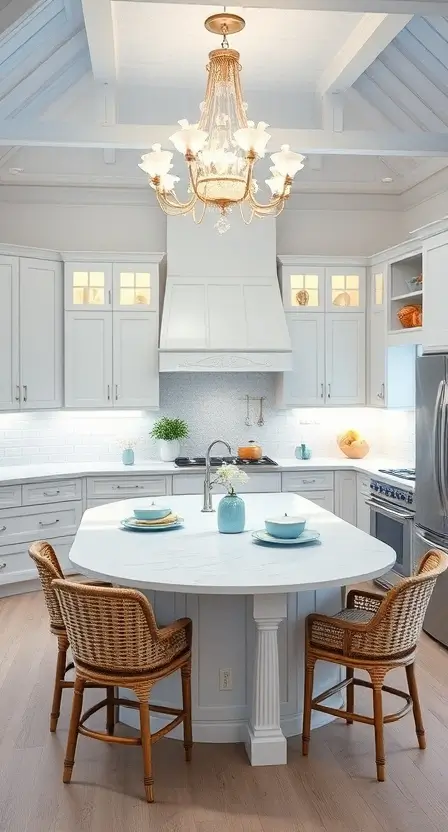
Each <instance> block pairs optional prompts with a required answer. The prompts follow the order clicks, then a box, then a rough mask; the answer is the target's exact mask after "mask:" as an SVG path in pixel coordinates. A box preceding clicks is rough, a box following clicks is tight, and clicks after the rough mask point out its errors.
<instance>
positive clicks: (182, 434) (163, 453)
mask: <svg viewBox="0 0 448 832" xmlns="http://www.w3.org/2000/svg"><path fill="white" fill-rule="evenodd" d="M187 436H188V425H187V423H186V422H184V420H183V419H169V418H168V416H164V417H163V418H162V419H158V420H157V422H155V423H154V426H153V429H152V431H151V438H152V439H157V440H158V442H159V448H160V459H161V460H162V461H163V462H173V460H175V459H176V457H177V456H179V453H180V442H181V439H186V438H187Z"/></svg>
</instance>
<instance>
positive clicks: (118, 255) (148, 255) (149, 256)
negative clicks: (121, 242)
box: [60, 251, 165, 264]
mask: <svg viewBox="0 0 448 832" xmlns="http://www.w3.org/2000/svg"><path fill="white" fill-rule="evenodd" d="M60 256H61V259H62V260H63V261H64V263H70V262H75V263H78V262H84V261H85V262H86V263H104V262H106V263H108V262H113V263H156V264H159V263H161V262H162V260H163V259H164V257H165V252H164V251H134V252H132V253H131V252H123V251H61V253H60Z"/></svg>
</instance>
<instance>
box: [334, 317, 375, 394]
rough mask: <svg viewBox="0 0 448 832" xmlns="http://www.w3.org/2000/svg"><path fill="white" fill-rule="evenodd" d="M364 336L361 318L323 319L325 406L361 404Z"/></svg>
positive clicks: (364, 351)
mask: <svg viewBox="0 0 448 832" xmlns="http://www.w3.org/2000/svg"><path fill="white" fill-rule="evenodd" d="M365 343H366V333H365V317H364V315H363V314H358V315H354V314H353V313H350V314H345V315H343V314H341V313H339V312H336V313H334V314H331V315H326V321H325V367H326V402H327V404H329V405H359V404H365V363H366V349H365Z"/></svg>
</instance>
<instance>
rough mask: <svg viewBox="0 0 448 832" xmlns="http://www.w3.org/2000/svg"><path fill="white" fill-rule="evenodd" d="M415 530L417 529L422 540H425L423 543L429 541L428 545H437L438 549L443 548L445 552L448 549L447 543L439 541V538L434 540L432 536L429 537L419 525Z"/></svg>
mask: <svg viewBox="0 0 448 832" xmlns="http://www.w3.org/2000/svg"><path fill="white" fill-rule="evenodd" d="M414 531H415V534H416V536H417V537H418V538H419V539H420V540H423V543H428V545H429V546H431V548H433V547H434V546H435V547H436V548H437V549H441V550H442V551H443V552H446V551H447V543H443V544H441V543H438V542H437V540H433V539H432V538H431V537H428V535H426V534H425V533H424V532H423V531H422V530H421V529H420V528H418V527H415V529H414Z"/></svg>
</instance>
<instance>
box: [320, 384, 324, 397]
mask: <svg viewBox="0 0 448 832" xmlns="http://www.w3.org/2000/svg"><path fill="white" fill-rule="evenodd" d="M320 397H321V399H323V397H324V383H323V381H322V383H321V385H320Z"/></svg>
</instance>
